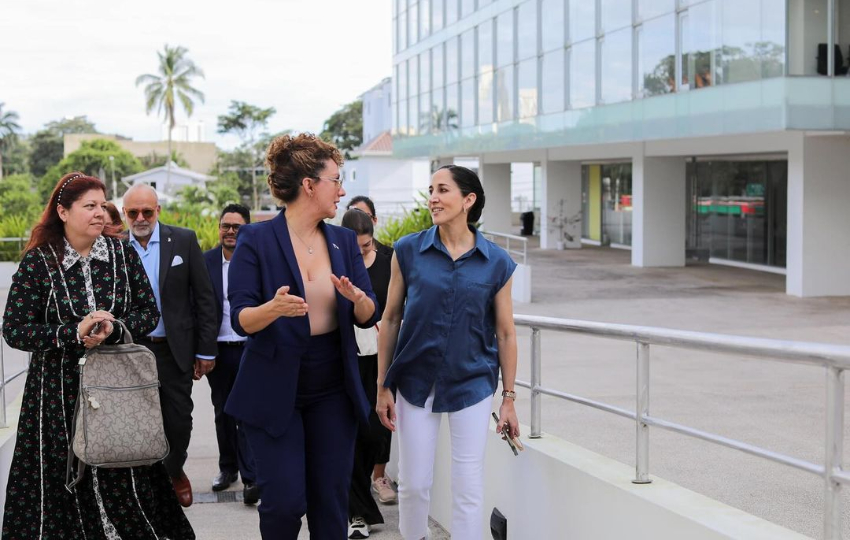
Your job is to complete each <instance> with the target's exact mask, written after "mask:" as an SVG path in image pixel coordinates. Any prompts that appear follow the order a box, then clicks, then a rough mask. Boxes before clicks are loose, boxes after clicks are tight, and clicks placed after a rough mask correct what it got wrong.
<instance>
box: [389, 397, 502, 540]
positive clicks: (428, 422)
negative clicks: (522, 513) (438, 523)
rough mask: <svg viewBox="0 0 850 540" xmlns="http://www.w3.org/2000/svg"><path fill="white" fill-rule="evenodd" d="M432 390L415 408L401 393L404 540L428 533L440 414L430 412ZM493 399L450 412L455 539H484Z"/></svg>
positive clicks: (398, 414)
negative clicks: (486, 466) (486, 457)
mask: <svg viewBox="0 0 850 540" xmlns="http://www.w3.org/2000/svg"><path fill="white" fill-rule="evenodd" d="M433 402H434V391H433V390H431V395H429V396H428V399H427V400H426V401H425V407H424V408H422V407H416V406H415V405H411V404H410V403H408V402H407V400H405V399H404V397H403V396H402V395H401V392H399V393H398V403H397V405H396V428H397V433H398V444H399V457H398V468H399V482H398V502H399V529H401V535H402V537H404V539H405V540H419V539H420V538H425V537H426V536H427V534H428V514H429V505H430V502H431V484H432V483H433V481H434V455H435V453H436V450H437V435H438V433H439V431H440V419H441V418H442V413H433V412H431V407H432V405H433ZM492 404H493V398H492V397H487V398H485V399H484V400H482V401H480V402H479V403H476V404H475V405H472V406H470V407H467V408H465V409H462V410H460V411H457V412H453V413H447V414H448V416H449V429H450V431H451V439H452V524H451V533H452V539H453V540H482V539H483V538H484V528H483V515H482V510H483V506H484V448H485V446H486V444H487V430H488V423H489V419H490V411H491V410H492Z"/></svg>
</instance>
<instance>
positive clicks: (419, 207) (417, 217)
mask: <svg viewBox="0 0 850 540" xmlns="http://www.w3.org/2000/svg"><path fill="white" fill-rule="evenodd" d="M433 224H434V222H433V221H432V220H431V212H430V211H429V210H428V196H427V195H425V193H421V192H420V193H419V196H418V197H417V198H416V200H415V204H414V206H413V208H411V209H409V210H405V211H404V215H403V216H402V217H399V218H390V219H388V220H386V221H384V226H383V227H381V229H380V230H379V231H377V232H376V233H375V238H377V239H378V242H380V243H382V244H384V245H387V246H391V245H393V244H395V242H396V240H398V239H399V238H401V237H402V236H406V235H408V234H411V233H416V232H419V231H424V230H425V229H428V228H430V227H431V225H433Z"/></svg>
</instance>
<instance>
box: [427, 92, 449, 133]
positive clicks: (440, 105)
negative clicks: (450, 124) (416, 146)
mask: <svg viewBox="0 0 850 540" xmlns="http://www.w3.org/2000/svg"><path fill="white" fill-rule="evenodd" d="M443 92H445V89H444V88H437V89H436V90H434V93H433V94H432V95H431V99H432V102H431V128H432V131H434V132H437V131H442V130H443V129H445V125H446V102H445V100H444V99H443Z"/></svg>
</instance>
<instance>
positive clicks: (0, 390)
mask: <svg viewBox="0 0 850 540" xmlns="http://www.w3.org/2000/svg"><path fill="white" fill-rule="evenodd" d="M2 325H3V317H0V327H2ZM5 348H6V341H5V340H4V339H3V337H2V336H0V429H2V428H7V427H9V422H8V417H7V413H6V409H7V407H6V386H8V385H9V383H10V382H12V381H14V380H15V379H17V378H18V377H20V376H21V375H23V374H24V373H26V372H27V371H29V365H30V361H31V360H32V353H29V354H28V355H27V367H25V368H23V369H20V370H18V371H16V372H15V373H13V374H12V375H10V376H9V377H6V357H5V353H4V352H3V351H4V349H5Z"/></svg>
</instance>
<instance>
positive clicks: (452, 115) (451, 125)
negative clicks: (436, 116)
mask: <svg viewBox="0 0 850 540" xmlns="http://www.w3.org/2000/svg"><path fill="white" fill-rule="evenodd" d="M457 92H458V85H457V83H455V84H450V85H448V86H447V87H446V118H445V122H446V129H448V130H452V129H457V128H458V127H459V126H460V123H459V122H458V120H459V116H460V106H459V101H458V95H457Z"/></svg>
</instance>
